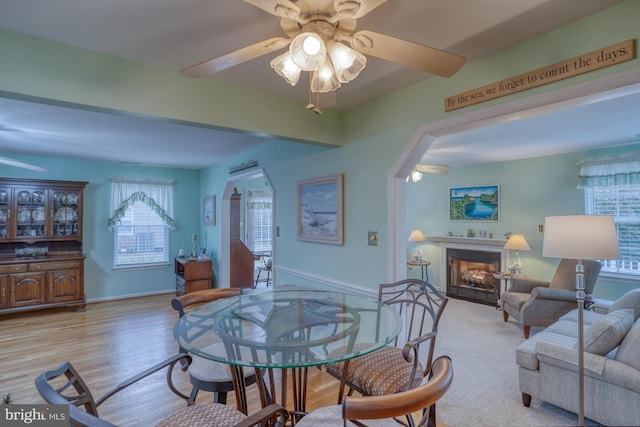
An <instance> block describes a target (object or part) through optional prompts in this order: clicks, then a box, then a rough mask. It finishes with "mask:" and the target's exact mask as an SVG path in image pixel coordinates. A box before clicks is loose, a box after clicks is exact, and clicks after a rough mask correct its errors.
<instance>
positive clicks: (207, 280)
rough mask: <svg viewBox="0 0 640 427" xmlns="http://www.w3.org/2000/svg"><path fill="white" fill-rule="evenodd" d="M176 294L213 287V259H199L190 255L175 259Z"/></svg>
mask: <svg viewBox="0 0 640 427" xmlns="http://www.w3.org/2000/svg"><path fill="white" fill-rule="evenodd" d="M174 264H175V273H176V295H177V296H180V295H184V294H188V293H189V292H193V291H200V290H203V289H209V288H211V279H212V278H213V264H212V262H211V260H202V261H200V260H197V259H193V258H188V257H182V258H180V257H178V258H176V259H175V262H174Z"/></svg>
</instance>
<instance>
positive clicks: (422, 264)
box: [407, 259, 431, 282]
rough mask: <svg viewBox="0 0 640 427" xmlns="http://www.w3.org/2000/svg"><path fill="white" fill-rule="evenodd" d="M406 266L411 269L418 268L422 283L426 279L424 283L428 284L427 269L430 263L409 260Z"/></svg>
mask: <svg viewBox="0 0 640 427" xmlns="http://www.w3.org/2000/svg"><path fill="white" fill-rule="evenodd" d="M407 265H408V266H409V268H411V267H420V277H421V279H422V280H423V281H424V280H425V278H426V282H429V270H428V267H429V266H430V265H431V261H425V260H422V261H418V260H415V259H410V260H409V261H407Z"/></svg>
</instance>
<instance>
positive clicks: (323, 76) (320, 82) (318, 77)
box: [310, 58, 340, 93]
mask: <svg viewBox="0 0 640 427" xmlns="http://www.w3.org/2000/svg"><path fill="white" fill-rule="evenodd" d="M339 87H340V81H339V80H338V77H337V76H336V73H334V72H333V67H332V66H331V60H330V59H329V58H327V60H326V61H325V63H324V64H323V65H322V66H321V67H320V68H318V69H317V70H315V71H313V72H312V73H311V87H310V89H311V92H320V93H326V92H332V91H334V90H336V89H338V88H339Z"/></svg>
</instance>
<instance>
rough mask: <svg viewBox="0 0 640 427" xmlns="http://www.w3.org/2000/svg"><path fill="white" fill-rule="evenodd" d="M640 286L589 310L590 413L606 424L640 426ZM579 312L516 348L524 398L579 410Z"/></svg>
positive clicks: (587, 397)
mask: <svg viewBox="0 0 640 427" xmlns="http://www.w3.org/2000/svg"><path fill="white" fill-rule="evenodd" d="M639 317H640V289H635V290H633V291H630V292H628V293H627V294H625V295H624V296H622V297H621V298H620V299H618V300H617V301H615V302H614V303H613V304H612V305H611V306H609V307H602V306H601V307H597V308H596V310H593V311H585V312H584V324H585V327H584V330H585V333H584V344H585V354H584V368H585V380H584V388H585V394H584V395H585V401H584V408H585V417H586V418H590V419H592V420H594V421H597V422H599V423H601V424H605V425H607V426H634V425H640V320H638V318H639ZM577 318H578V310H577V309H575V310H573V311H571V312H569V313H567V314H565V315H564V316H562V317H560V319H559V320H558V321H556V322H555V323H553V324H552V325H550V326H548V327H547V328H545V329H544V330H542V331H541V332H539V333H537V334H536V335H534V336H532V337H531V338H529V339H527V340H525V341H523V342H522V343H521V344H520V345H519V346H518V347H517V348H516V363H517V364H518V371H519V382H520V391H521V392H522V402H523V404H524V405H525V406H527V407H528V406H529V405H530V403H531V399H532V398H534V399H540V400H542V401H545V402H548V403H551V404H553V405H557V406H559V407H561V408H564V409H566V410H568V411H572V412H577V408H578V374H577V372H578V350H577V340H578V323H577V322H578V320H577Z"/></svg>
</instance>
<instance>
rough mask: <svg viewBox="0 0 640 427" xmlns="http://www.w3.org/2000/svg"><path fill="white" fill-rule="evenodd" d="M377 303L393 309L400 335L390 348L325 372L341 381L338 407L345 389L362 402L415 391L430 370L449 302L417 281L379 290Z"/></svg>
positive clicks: (385, 285) (432, 289) (383, 287)
mask: <svg viewBox="0 0 640 427" xmlns="http://www.w3.org/2000/svg"><path fill="white" fill-rule="evenodd" d="M378 299H379V301H381V302H384V303H385V304H387V305H390V306H393V307H394V308H395V309H396V311H397V312H398V314H400V317H401V319H402V323H403V329H402V331H401V332H400V334H399V335H398V337H396V339H395V340H394V342H393V345H389V346H386V347H383V348H381V349H379V350H376V351H374V352H372V353H369V354H365V355H363V356H360V357H357V358H355V359H351V360H347V361H345V362H339V363H334V364H330V365H327V366H326V371H327V372H328V373H329V374H330V375H332V376H333V377H335V378H337V379H339V380H340V390H339V394H338V403H340V402H342V399H343V397H344V391H345V388H346V387H348V388H349V391H348V394H349V395H351V394H352V393H353V391H354V390H355V391H358V392H359V393H360V394H362V395H364V396H380V395H385V394H393V393H398V392H402V391H406V390H409V389H411V388H414V387H416V386H418V385H419V384H420V383H421V382H422V380H423V379H424V377H425V376H426V375H427V374H428V373H429V372H430V370H431V362H432V360H433V354H434V349H435V344H436V337H437V332H438V323H439V322H440V317H441V316H442V313H443V311H444V308H445V306H446V305H447V301H448V299H447V298H446V297H445V296H444V295H442V294H441V293H440V292H439V291H438V290H436V289H435V288H434V287H433V286H432V285H431V284H429V283H427V282H425V281H422V280H419V279H406V280H401V281H398V282H394V283H387V284H381V285H380V286H379V289H378ZM341 351H344V350H343V349H342V348H338V349H336V350H334V353H339V352H341Z"/></svg>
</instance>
